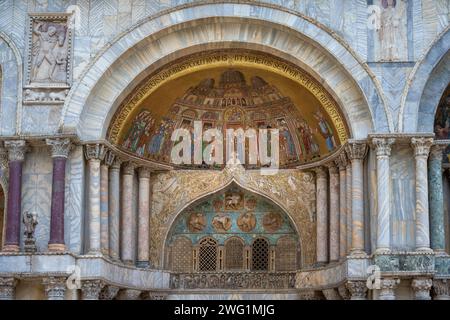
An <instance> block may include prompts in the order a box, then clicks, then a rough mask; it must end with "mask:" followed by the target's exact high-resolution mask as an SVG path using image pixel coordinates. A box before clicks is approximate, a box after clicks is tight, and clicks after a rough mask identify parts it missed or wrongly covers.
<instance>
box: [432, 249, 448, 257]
mask: <svg viewBox="0 0 450 320" xmlns="http://www.w3.org/2000/svg"><path fill="white" fill-rule="evenodd" d="M432 250H433V252H434V254H435V256H436V257H448V253H447V252H445V251H444V250H443V249H432Z"/></svg>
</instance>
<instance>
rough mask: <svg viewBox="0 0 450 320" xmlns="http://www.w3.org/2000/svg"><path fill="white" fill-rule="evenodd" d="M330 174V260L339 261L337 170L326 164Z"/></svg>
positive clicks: (332, 164) (333, 166)
mask: <svg viewBox="0 0 450 320" xmlns="http://www.w3.org/2000/svg"><path fill="white" fill-rule="evenodd" d="M328 171H329V174H330V193H329V195H330V210H329V212H330V215H329V216H330V229H329V230H330V238H329V239H330V241H329V243H330V244H329V248H330V262H331V261H332V262H336V261H339V209H340V207H339V171H338V168H337V167H336V165H335V164H334V162H333V163H331V164H330V165H329V166H328Z"/></svg>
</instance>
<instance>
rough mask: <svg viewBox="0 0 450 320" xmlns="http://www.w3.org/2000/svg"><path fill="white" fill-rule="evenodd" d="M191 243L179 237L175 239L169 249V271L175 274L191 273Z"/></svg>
mask: <svg viewBox="0 0 450 320" xmlns="http://www.w3.org/2000/svg"><path fill="white" fill-rule="evenodd" d="M191 252H192V242H191V240H189V239H187V238H185V237H181V238H178V239H176V240H175V241H174V242H173V244H172V248H171V259H170V260H171V270H173V271H177V272H191V271H192V255H191V254H190V253H191Z"/></svg>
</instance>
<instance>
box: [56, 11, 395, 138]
mask: <svg viewBox="0 0 450 320" xmlns="http://www.w3.org/2000/svg"><path fill="white" fill-rule="evenodd" d="M252 7H264V10H250V9H251V8H252ZM236 44H239V45H240V46H243V47H246V48H249V49H254V48H256V47H258V48H259V50H261V51H264V50H267V51H275V52H277V53H283V54H284V55H285V56H287V57H289V58H290V59H289V60H291V61H293V62H294V63H295V62H296V63H297V64H301V63H300V62H302V63H303V65H302V67H303V68H305V69H306V70H307V71H309V72H311V74H312V75H315V76H316V77H318V75H320V77H319V79H318V80H319V81H320V82H321V83H323V84H324V85H327V86H328V87H329V88H333V90H330V92H332V93H333V94H334V96H335V97H337V99H336V100H337V101H338V103H339V104H340V106H341V107H342V109H343V113H344V114H345V115H346V116H347V118H348V121H349V124H351V126H352V128H351V134H352V137H353V138H365V137H366V136H367V134H368V133H369V132H371V131H374V130H375V131H377V132H389V131H392V128H393V125H392V119H391V117H390V114H389V112H387V111H386V104H385V102H384V97H383V95H382V94H381V93H380V92H381V90H380V86H379V84H378V82H377V80H375V77H374V76H373V74H371V72H370V70H369V69H368V68H367V66H365V65H364V64H363V63H362V62H361V61H360V59H359V58H358V57H357V56H356V54H355V53H354V52H352V51H351V50H350V49H349V46H347V45H346V44H345V43H344V42H343V41H342V39H340V38H338V37H337V36H336V35H335V34H334V33H332V32H330V31H329V30H327V29H326V28H325V27H323V26H322V25H320V24H318V23H315V22H314V21H311V19H309V18H306V17H303V16H301V15H299V14H293V13H291V12H288V11H286V10H280V9H279V8H275V7H273V6H263V5H261V4H254V5H249V4H237V3H233V4H195V5H192V6H187V7H181V8H175V9H173V10H172V11H168V12H163V13H161V14H159V15H157V16H153V17H150V18H147V19H144V20H143V21H142V22H140V23H138V24H137V25H135V26H134V27H133V28H131V29H129V30H128V31H127V32H126V33H124V34H122V35H119V36H118V37H117V38H116V39H115V41H113V42H112V43H111V44H110V45H108V47H106V48H105V49H104V50H102V51H101V52H100V53H99V54H98V56H97V57H96V58H95V59H94V60H93V62H92V63H91V64H90V65H89V66H88V67H87V69H86V70H85V71H84V73H83V74H82V76H81V78H80V79H79V80H78V81H77V82H76V83H75V85H74V86H73V87H72V90H71V92H70V93H69V96H68V98H67V99H66V102H65V105H64V109H63V112H62V117H61V121H60V130H61V131H62V132H63V133H75V132H76V133H78V134H79V136H80V137H81V138H82V139H83V140H98V139H103V138H104V137H105V131H106V129H105V128H106V127H107V126H108V122H109V120H110V118H111V117H112V115H113V114H114V112H115V109H116V108H117V106H118V104H119V103H120V102H121V100H122V99H123V98H124V97H125V96H127V95H128V94H129V93H130V92H131V91H132V89H133V88H134V87H135V86H136V85H137V84H138V83H139V82H140V81H141V80H142V79H143V78H144V76H145V75H147V74H148V72H149V71H151V70H152V69H153V68H156V67H158V66H161V65H163V64H164V63H168V62H170V59H171V57H176V58H180V57H182V56H183V55H184V54H187V53H190V54H192V53H195V52H196V50H204V49H205V48H207V49H209V48H211V46H212V45H216V46H217V45H219V46H223V45H226V46H228V47H232V46H236ZM350 74H352V75H353V76H351V75H350Z"/></svg>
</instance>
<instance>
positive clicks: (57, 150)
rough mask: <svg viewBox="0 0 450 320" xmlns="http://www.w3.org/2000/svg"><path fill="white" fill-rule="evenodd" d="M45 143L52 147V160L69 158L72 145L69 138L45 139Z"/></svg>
mask: <svg viewBox="0 0 450 320" xmlns="http://www.w3.org/2000/svg"><path fill="white" fill-rule="evenodd" d="M45 143H46V144H47V145H48V146H50V153H51V157H52V158H57V157H60V158H68V157H69V153H70V150H71V149H72V143H71V141H70V139H69V138H55V139H45Z"/></svg>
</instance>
